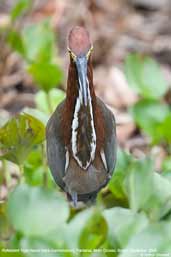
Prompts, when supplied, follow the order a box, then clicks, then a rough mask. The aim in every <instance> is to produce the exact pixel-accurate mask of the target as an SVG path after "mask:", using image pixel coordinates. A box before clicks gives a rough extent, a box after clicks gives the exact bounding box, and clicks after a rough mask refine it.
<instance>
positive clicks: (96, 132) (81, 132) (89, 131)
mask: <svg viewBox="0 0 171 257" xmlns="http://www.w3.org/2000/svg"><path fill="white" fill-rule="evenodd" d="M87 86H88V91H89V97H88V104H87V106H84V105H83V104H82V101H81V96H80V91H79V87H78V78H77V71H76V68H75V64H74V63H71V64H70V66H69V71H68V81H67V93H66V101H65V108H64V113H63V122H62V131H63V138H64V143H65V146H66V147H67V148H68V150H69V151H70V152H71V153H72V155H73V156H74V158H75V159H76V161H77V163H78V164H79V166H81V167H82V168H83V169H86V168H87V167H88V165H89V164H90V162H91V161H93V159H94V158H95V154H96V152H97V151H100V148H101V147H102V145H103V143H104V124H103V117H102V113H101V111H100V109H99V108H98V104H97V99H96V96H95V92H94V87H93V70H92V65H91V62H89V63H88V68H87Z"/></svg>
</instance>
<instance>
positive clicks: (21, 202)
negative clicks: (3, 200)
mask: <svg viewBox="0 0 171 257" xmlns="http://www.w3.org/2000/svg"><path fill="white" fill-rule="evenodd" d="M17 210H18V211H17ZM68 215H69V209H68V204H67V202H66V201H65V199H63V197H61V195H60V194H59V193H58V194H57V193H54V192H53V191H51V190H47V189H45V188H41V187H30V186H28V185H25V184H23V185H21V186H18V187H17V188H16V189H15V190H14V191H13V192H12V193H11V194H10V197H9V200H8V216H9V221H10V223H11V224H12V225H13V227H14V228H15V229H16V230H17V231H19V232H21V233H22V234H24V235H25V236H45V235H48V234H49V233H51V232H53V231H56V233H58V229H61V227H62V226H64V225H65V222H66V220H67V218H68Z"/></svg>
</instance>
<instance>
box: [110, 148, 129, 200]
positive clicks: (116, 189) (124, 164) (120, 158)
mask: <svg viewBox="0 0 171 257" xmlns="http://www.w3.org/2000/svg"><path fill="white" fill-rule="evenodd" d="M132 161H133V158H132V157H131V155H129V154H127V153H126V152H124V151H121V150H120V149H118V151H117V162H116V168H115V171H114V174H113V176H112V178H111V180H110V182H109V185H108V187H109V189H110V191H111V192H112V194H113V195H114V196H115V197H116V198H117V199H123V200H127V195H126V194H125V191H124V187H123V181H124V179H125V176H126V175H127V172H128V170H129V168H130V165H131V162H132Z"/></svg>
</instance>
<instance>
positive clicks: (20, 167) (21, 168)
mask: <svg viewBox="0 0 171 257" xmlns="http://www.w3.org/2000/svg"><path fill="white" fill-rule="evenodd" d="M19 170H20V180H19V182H24V165H23V164H20V165H19Z"/></svg>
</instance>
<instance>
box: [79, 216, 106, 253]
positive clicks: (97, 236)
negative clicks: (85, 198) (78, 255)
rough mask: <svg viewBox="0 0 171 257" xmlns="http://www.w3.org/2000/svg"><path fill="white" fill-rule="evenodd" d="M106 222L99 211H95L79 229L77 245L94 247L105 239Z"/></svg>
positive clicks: (87, 247)
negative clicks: (80, 229)
mask: <svg viewBox="0 0 171 257" xmlns="http://www.w3.org/2000/svg"><path fill="white" fill-rule="evenodd" d="M106 235H107V224H106V221H105V219H104V217H103V216H102V215H101V213H100V212H99V211H95V212H94V213H93V215H92V216H91V217H90V218H89V219H88V221H87V222H86V224H85V226H84V228H83V229H82V231H81V235H80V240H79V246H80V248H81V249H96V248H98V247H99V246H100V245H101V244H102V243H103V242H104V241H105V239H106Z"/></svg>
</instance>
